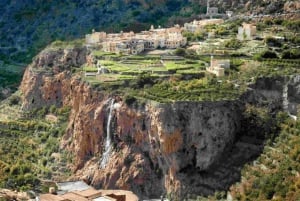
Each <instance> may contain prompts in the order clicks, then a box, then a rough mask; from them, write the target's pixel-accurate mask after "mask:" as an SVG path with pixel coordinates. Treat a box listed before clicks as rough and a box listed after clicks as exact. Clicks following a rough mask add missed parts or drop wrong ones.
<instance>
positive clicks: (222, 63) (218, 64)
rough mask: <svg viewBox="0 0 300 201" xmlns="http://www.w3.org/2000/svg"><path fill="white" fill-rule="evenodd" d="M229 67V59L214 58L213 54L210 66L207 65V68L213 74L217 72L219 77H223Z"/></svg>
mask: <svg viewBox="0 0 300 201" xmlns="http://www.w3.org/2000/svg"><path fill="white" fill-rule="evenodd" d="M229 68H230V60H229V59H222V60H221V59H214V58H213V56H211V59H210V66H209V67H207V68H206V70H207V71H208V72H210V73H212V74H215V75H216V76H217V77H222V76H224V75H225V69H229Z"/></svg>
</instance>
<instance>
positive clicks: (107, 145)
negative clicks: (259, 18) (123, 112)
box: [100, 99, 114, 169]
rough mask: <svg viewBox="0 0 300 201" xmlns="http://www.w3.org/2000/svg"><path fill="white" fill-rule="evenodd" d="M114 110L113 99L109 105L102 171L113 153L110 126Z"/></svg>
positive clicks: (101, 164) (101, 163)
mask: <svg viewBox="0 0 300 201" xmlns="http://www.w3.org/2000/svg"><path fill="white" fill-rule="evenodd" d="M113 109H114V99H111V100H110V105H109V114H108V119H107V124H106V141H105V149H104V153H103V155H102V159H101V162H100V168H102V169H103V168H105V166H106V164H107V162H108V161H109V155H110V152H111V149H112V144H111V133H110V124H111V119H112V114H113Z"/></svg>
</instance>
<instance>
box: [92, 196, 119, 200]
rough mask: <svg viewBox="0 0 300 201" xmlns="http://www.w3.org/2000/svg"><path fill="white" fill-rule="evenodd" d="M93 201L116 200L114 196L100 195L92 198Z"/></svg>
mask: <svg viewBox="0 0 300 201" xmlns="http://www.w3.org/2000/svg"><path fill="white" fill-rule="evenodd" d="M93 201H117V200H116V199H114V198H111V197H107V196H101V197H98V198H95V199H93Z"/></svg>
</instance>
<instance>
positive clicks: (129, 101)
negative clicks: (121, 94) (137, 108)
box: [125, 95, 136, 106]
mask: <svg viewBox="0 0 300 201" xmlns="http://www.w3.org/2000/svg"><path fill="white" fill-rule="evenodd" d="M135 102H136V98H135V97H134V96H130V95H126V96H125V103H126V104H127V105H128V106H131V105H132V104H133V103H135Z"/></svg>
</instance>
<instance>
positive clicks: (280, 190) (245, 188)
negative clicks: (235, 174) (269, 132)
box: [231, 114, 300, 200]
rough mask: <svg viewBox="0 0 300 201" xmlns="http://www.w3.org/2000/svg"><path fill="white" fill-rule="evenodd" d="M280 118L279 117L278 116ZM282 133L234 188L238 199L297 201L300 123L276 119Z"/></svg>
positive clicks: (234, 195) (299, 164)
mask: <svg viewBox="0 0 300 201" xmlns="http://www.w3.org/2000/svg"><path fill="white" fill-rule="evenodd" d="M279 115H280V114H279ZM277 119H278V120H279V121H278V124H279V126H280V129H281V131H280V134H279V135H278V137H276V138H275V142H274V143H271V144H270V145H268V146H266V147H265V149H264V152H263V154H262V155H261V156H260V157H259V158H258V159H257V160H256V161H255V163H254V164H248V165H246V166H245V167H244V169H243V170H242V177H243V179H242V181H241V183H240V184H236V185H234V186H233V187H232V189H231V194H232V195H233V197H234V199H237V200H274V199H276V200H297V199H299V197H300V185H299V184H300V180H299V176H297V175H298V174H299V169H300V158H299V156H300V154H299V153H300V147H299V144H300V136H299V134H300V121H297V122H295V121H293V120H291V119H285V120H284V121H280V119H282V117H278V118H277Z"/></svg>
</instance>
